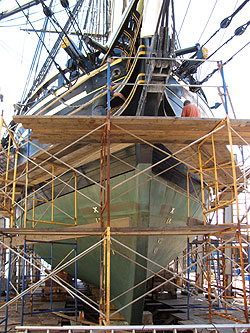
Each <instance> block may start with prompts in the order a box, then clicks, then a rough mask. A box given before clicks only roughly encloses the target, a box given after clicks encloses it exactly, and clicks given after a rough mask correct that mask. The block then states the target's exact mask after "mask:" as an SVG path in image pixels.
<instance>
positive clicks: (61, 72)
mask: <svg viewBox="0 0 250 333" xmlns="http://www.w3.org/2000/svg"><path fill="white" fill-rule="evenodd" d="M16 3H17V5H18V6H19V7H20V8H21V5H20V4H19V2H18V0H16ZM22 12H23V15H24V16H25V17H26V19H27V21H28V22H29V24H30V25H31V27H32V29H33V30H34V31H35V33H36V35H37V37H38V38H39V39H40V41H41V43H42V45H43V47H44V48H45V50H46V51H47V53H48V55H49V57H50V58H51V60H52V61H53V62H54V64H55V66H56V68H57V70H58V71H59V72H60V74H61V75H62V76H63V78H64V80H65V81H66V82H67V83H69V80H68V79H67V78H66V76H65V74H64V72H63V70H62V68H61V67H60V65H59V64H58V63H57V62H56V61H55V58H54V57H53V56H52V55H51V54H50V51H49V50H48V48H47V47H46V45H45V43H44V41H43V40H42V39H41V38H40V36H39V34H38V33H37V31H36V29H35V27H34V26H33V24H32V23H31V21H30V20H29V18H28V16H27V14H26V13H25V12H24V10H22Z"/></svg>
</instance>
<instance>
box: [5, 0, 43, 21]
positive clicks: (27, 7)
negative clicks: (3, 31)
mask: <svg viewBox="0 0 250 333" xmlns="http://www.w3.org/2000/svg"><path fill="white" fill-rule="evenodd" d="M39 4H40V2H39V1H37V0H33V1H30V2H28V3H26V4H25V5H22V6H18V7H16V8H14V9H12V10H6V11H5V12H2V13H0V20H2V19H4V18H6V17H9V16H11V15H14V14H17V13H19V12H22V11H23V10H25V9H29V8H30V7H32V6H35V5H39Z"/></svg>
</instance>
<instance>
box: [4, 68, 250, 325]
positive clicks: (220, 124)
mask: <svg viewBox="0 0 250 333" xmlns="http://www.w3.org/2000/svg"><path fill="white" fill-rule="evenodd" d="M108 78H110V62H108ZM225 97H226V96H225ZM14 119H15V121H16V122H17V123H22V125H23V127H24V128H26V129H28V131H29V132H28V135H27V136H24V135H23V134H20V133H19V132H18V131H15V134H14V132H13V130H12V129H9V128H8V126H7V125H6V123H5V122H4V119H3V116H2V117H1V129H2V127H4V128H6V130H7V131H8V134H9V144H8V149H7V150H6V148H5V147H3V146H1V147H0V148H1V150H2V156H4V157H3V158H4V160H5V161H6V167H5V168H4V170H3V171H2V175H1V179H2V187H1V203H0V204H1V215H2V216H4V217H6V218H8V219H9V227H8V228H3V229H2V230H1V232H2V234H4V235H7V238H9V239H10V241H6V240H3V241H2V242H1V245H2V253H4V251H5V250H8V253H9V261H8V263H9V264H10V263H11V254H13V255H15V256H16V258H21V259H22V260H23V262H24V263H28V264H29V265H30V266H31V267H34V269H37V270H40V267H39V265H40V264H38V262H34V260H32V259H31V258H30V257H29V255H28V254H27V251H26V245H25V244H26V243H32V242H38V241H40V242H41V241H44V242H51V243H53V242H54V243H56V242H58V241H61V242H66V240H68V239H75V240H79V239H80V238H82V237H86V236H93V237H95V239H96V241H93V242H92V243H87V245H86V247H85V248H84V249H81V250H80V251H78V253H77V254H75V255H74V256H73V258H71V259H69V253H71V252H70V251H69V253H68V254H67V255H66V256H65V257H64V258H63V260H62V261H61V262H60V263H59V264H58V265H57V266H56V267H55V268H54V267H51V270H50V271H47V272H45V276H44V277H43V278H41V279H40V280H39V281H37V282H35V283H33V282H32V284H31V285H30V286H29V287H28V288H26V289H25V288H24V283H22V288H23V289H22V291H21V292H20V293H16V296H14V297H12V298H11V299H9V292H8V297H7V295H6V299H5V303H4V304H3V305H1V306H0V309H3V308H6V311H7V314H6V317H5V324H6V325H7V317H8V306H9V305H10V304H13V303H15V302H18V301H19V300H20V299H22V300H24V296H25V295H28V294H29V293H31V294H32V292H33V291H34V290H36V289H37V288H38V287H39V286H41V284H42V283H43V282H44V281H46V280H48V279H51V280H53V281H54V282H55V283H57V284H59V285H60V286H61V287H62V288H64V289H65V290H66V292H67V293H68V294H69V295H71V296H72V297H73V298H75V299H77V300H79V301H81V302H84V303H85V304H87V305H88V306H89V307H90V308H92V309H93V310H94V311H96V313H97V314H98V316H99V324H100V325H106V326H109V325H110V323H111V322H112V319H113V318H115V317H116V316H117V315H118V314H119V313H121V312H123V311H124V310H125V309H127V308H128V307H130V306H131V305H133V304H135V303H136V302H139V301H140V300H142V299H143V298H145V297H146V296H147V295H149V294H152V292H154V291H156V290H159V289H160V288H161V287H164V286H165V285H167V284H171V285H173V286H175V287H176V288H179V289H181V290H183V291H185V292H187V293H188V298H187V302H188V317H189V312H190V310H191V309H192V304H191V301H190V296H191V295H194V294H195V293H196V291H199V292H203V293H205V294H206V295H207V308H208V310H209V322H210V323H212V322H213V316H214V315H218V316H220V317H223V318H227V319H229V320H232V321H236V322H238V323H241V324H242V323H247V324H248V323H249V319H248V309H247V308H248V304H249V286H248V288H247V286H246V278H248V280H249V255H248V254H249V239H248V228H249V225H248V221H247V212H246V210H245V213H244V214H243V216H242V213H241V212H242V208H240V203H239V196H242V195H246V194H247V193H248V192H247V185H248V176H249V170H246V171H244V170H242V169H241V168H239V166H238V165H235V157H234V147H233V145H248V140H249V135H250V134H249V133H250V131H249V127H250V126H249V123H248V122H247V121H241V120H230V119H229V117H228V116H227V117H226V118H225V119H223V120H218V119H183V118H171V117H169V118H158V117H140V118H137V117H117V118H115V117H111V114H110V82H108V115H107V117H86V116H72V117H63V116H62V117H61V116H53V117H49V116H48V117H46V116H16V117H15V118H14ZM30 130H32V132H30ZM36 140H38V142H39V143H37V141H36ZM138 143H140V144H143V145H146V146H149V147H150V148H152V149H154V150H156V151H158V152H160V153H161V154H162V155H163V157H162V158H161V159H159V161H157V162H156V163H155V164H153V163H152V164H151V165H146V166H144V168H137V165H136V164H135V163H134V161H133V159H132V157H131V155H128V154H127V155H128V156H125V157H124V155H123V154H122V153H121V152H122V151H123V150H124V149H127V152H129V151H130V150H131V149H132V150H133V149H134V148H133V147H134V146H135V144H138ZM160 143H164V144H167V147H168V148H169V149H170V151H172V152H173V153H169V152H167V151H165V150H163V149H162V148H160V147H159V145H158V144H160ZM45 144H46V145H47V146H44V145H45ZM227 146H229V149H227ZM131 147H132V148H131ZM25 150H26V153H24V151H25ZM31 150H33V153H31ZM34 151H35V154H34ZM111 159H112V163H113V164H114V165H116V164H115V163H119V164H120V165H122V170H124V172H126V171H133V172H130V174H129V176H127V177H125V178H124V179H121V180H120V182H117V183H115V184H114V183H112V184H111V179H112V177H115V176H116V171H115V170H114V169H115V167H113V166H112V165H111V164H112V163H111ZM170 159H174V160H175V161H176V162H175V163H178V164H180V163H182V164H184V165H185V166H186V167H187V187H186V188H187V193H185V194H183V193H182V194H181V195H182V196H183V197H184V198H185V201H186V202H187V206H186V207H185V208H183V207H182V209H183V210H184V209H185V210H186V214H185V215H186V216H187V217H188V219H187V224H185V225H178V224H177V226H173V225H172V220H173V218H174V212H175V207H170V208H171V209H170V210H169V211H168V213H166V221H165V225H164V227H161V226H147V227H145V226H144V227H131V225H130V221H129V218H128V217H121V218H119V219H113V218H112V214H111V212H112V209H114V207H115V204H116V201H115V199H117V198H118V197H117V193H116V192H115V191H116V189H117V188H120V187H122V186H124V188H125V189H124V190H123V191H122V192H121V193H120V194H119V197H122V196H126V194H127V193H131V192H132V191H140V190H141V191H143V189H144V186H147V185H148V184H149V182H151V181H153V182H157V183H159V184H161V185H162V186H167V187H169V188H170V190H171V191H173V192H174V193H178V192H180V189H177V188H174V187H171V185H169V184H167V183H164V184H163V182H162V180H161V178H160V177H159V176H160V175H161V174H162V173H163V172H166V170H167V169H165V170H163V171H162V170H161V171H159V172H157V173H156V174H153V173H152V172H151V171H152V169H153V168H155V167H156V166H158V165H159V164H163V163H164V162H165V161H168V160H170ZM96 161H97V162H96ZM131 161H132V162H131ZM94 163H99V166H100V175H99V172H98V173H97V172H96V170H95V169H94V168H93V165H94ZM87 164H88V169H87V171H86V170H83V169H82V168H81V166H82V165H87ZM10 165H12V168H10ZM112 167H113V168H112ZM170 169H171V167H170ZM192 175H197V176H198V177H199V179H200V184H201V189H200V191H198V193H196V190H195V189H196V188H195V186H193V184H192V179H193V178H192ZM135 180H136V181H135ZM129 182H130V183H129ZM131 183H132V185H131ZM59 184H60V185H59ZM128 184H129V185H128ZM91 185H94V186H96V188H98V191H99V198H97V197H96V195H95V193H94V194H93V193H91V190H90V191H89V193H88V192H87V191H81V190H79V189H80V188H85V187H88V186H91ZM191 189H192V191H191ZM69 193H71V194H72V198H73V200H72V202H71V204H70V206H67V204H65V208H64V209H62V208H61V206H59V205H58V202H59V201H60V200H61V199H60V198H61V197H63V196H64V195H67V194H69ZM112 193H115V194H114V195H113V197H112ZM91 194H92V195H91ZM114 198H115V199H114ZM81 199H84V200H85V201H87V202H88V204H86V205H83V206H82V207H81V210H80V208H79V202H80V200H81ZM113 202H114V204H113ZM194 205H196V207H197V205H200V207H201V209H202V216H203V223H202V224H200V221H199V219H197V218H195V217H194V213H193V210H194V208H192V206H194ZM232 205H234V207H235V208H234V210H235V212H236V214H233V213H232V214H231V219H230V221H227V218H225V219H224V222H223V223H221V222H220V221H221V218H222V217H221V216H222V214H221V211H223V212H224V214H226V213H225V212H226V211H227V210H228V207H232ZM244 205H245V202H244ZM41 207H42V208H41ZM44 207H45V208H44ZM79 211H80V212H81V213H82V214H84V218H85V219H86V221H87V223H86V225H82V224H81V223H79V221H80V220H81V219H82V218H80V217H79ZM90 211H92V213H90ZM231 211H232V209H231ZM65 221H70V223H68V222H65ZM93 221H94V223H93ZM40 226H41V227H40ZM51 227H52V228H51ZM119 236H120V237H133V236H135V237H143V236H146V237H147V238H148V239H150V238H153V237H155V239H156V241H157V243H158V244H159V245H158V247H157V246H155V247H154V249H153V253H154V254H155V257H157V252H158V251H159V247H160V244H161V243H162V242H164V237H165V236H167V237H170V236H171V237H173V236H178V237H179V236H182V237H185V238H187V249H186V251H185V252H184V254H183V257H182V258H180V257H179V258H178V265H179V266H180V269H179V270H178V271H177V272H176V271H175V270H172V269H170V267H166V266H164V265H162V264H161V263H159V262H157V260H155V259H152V258H150V257H148V256H147V254H145V253H140V251H138V250H137V249H136V248H133V246H129V245H128V244H126V242H123V241H121V240H120V239H118V238H117V237H119ZM96 251H100V259H99V260H97V261H96V266H98V265H99V269H97V268H96V270H97V272H98V271H99V272H100V297H99V301H98V302H96V301H93V299H91V298H89V297H87V296H86V295H83V294H82V293H80V292H79V291H78V290H77V286H76V285H75V286H74V287H72V286H70V285H67V284H66V283H65V282H64V281H62V280H61V279H60V278H59V277H58V275H57V274H58V273H59V272H60V271H63V270H64V269H67V268H69V267H70V266H71V265H76V263H77V262H79V260H81V259H82V258H85V257H86V256H88V255H92V254H93V253H95V254H93V255H95V256H96V253H97V252H96ZM113 254H115V255H116V256H119V258H123V259H122V260H124V262H129V264H131V265H132V264H133V265H134V266H138V267H139V269H140V270H142V271H143V272H144V276H145V278H144V279H143V280H141V281H137V283H136V284H135V285H133V286H132V287H131V288H130V289H128V290H124V291H122V292H121V294H120V295H117V296H115V297H113V298H112V297H111V285H112V281H111V266H112V263H111V256H112V255H113ZM3 257H4V256H3V254H2V258H3ZM6 263H7V261H6V259H2V265H1V269H2V270H3V267H4V266H5V264H6ZM52 266H53V265H52ZM23 267H25V264H23ZM7 271H8V275H9V274H10V271H11V270H10V269H8V270H7ZM162 272H166V273H168V274H170V276H171V277H170V278H169V277H165V276H164V274H162ZM193 273H195V274H193ZM2 275H3V274H2ZM235 275H237V276H235ZM24 276H25V275H24V274H23V277H22V278H23V279H24ZM154 277H158V278H159V279H160V280H161V282H160V283H159V284H158V285H156V286H154V287H153V288H150V289H149V290H146V289H145V288H144V291H143V292H142V291H141V290H142V287H143V286H145V285H146V283H147V282H149V281H150V280H151V279H152V278H154ZM237 279H238V280H237ZM177 280H178V281H179V282H178V283H177ZM236 280H237V281H238V282H237V281H236ZM23 281H24V280H23ZM9 282H10V276H9V277H8V285H9ZM18 283H20V281H19V282H18ZM236 284H237V285H236ZM239 285H242V288H238V286H239ZM129 293H133V295H135V297H133V298H131V299H130V301H129V302H128V303H126V304H123V305H122V306H121V307H120V308H117V309H115V310H114V309H113V307H112V306H111V305H112V304H113V302H116V301H117V299H119V298H122V297H124V296H125V295H126V294H129ZM232 297H234V299H237V302H236V303H235V302H232V301H231V300H232ZM111 308H112V309H111ZM231 310H232V311H239V312H240V313H241V314H243V315H240V316H238V317H237V318H236V317H233V316H232V315H231V312H230V311H231ZM22 324H23V321H22Z"/></svg>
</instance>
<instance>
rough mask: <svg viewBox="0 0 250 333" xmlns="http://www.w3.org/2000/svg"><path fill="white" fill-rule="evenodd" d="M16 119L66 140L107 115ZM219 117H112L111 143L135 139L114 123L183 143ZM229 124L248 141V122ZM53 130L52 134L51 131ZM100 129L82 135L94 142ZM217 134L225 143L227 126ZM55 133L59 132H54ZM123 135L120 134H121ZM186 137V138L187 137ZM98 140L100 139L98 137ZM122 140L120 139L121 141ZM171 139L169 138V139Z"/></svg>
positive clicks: (150, 136) (93, 126) (205, 130)
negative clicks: (174, 138) (89, 134)
mask: <svg viewBox="0 0 250 333" xmlns="http://www.w3.org/2000/svg"><path fill="white" fill-rule="evenodd" d="M14 120H15V121H16V122H20V123H22V124H23V126H24V127H25V128H30V129H32V130H33V135H34V137H36V138H37V137H40V136H41V139H42V140H46V137H47V142H48V143H49V142H50V140H52V139H53V138H54V139H55V138H56V141H57V140H59V136H60V137H61V142H63V140H64V139H68V136H69V135H70V136H72V138H73V139H74V138H76V137H79V136H82V135H84V134H87V133H89V132H90V131H92V130H94V129H96V128H97V127H98V126H101V125H103V124H104V123H105V120H106V118H105V117H101V116H99V117H98V116H96V117H93V116H69V117H65V116H16V117H14ZM221 120H222V119H214V118H213V119H210V118H209V119H202V118H179V117H114V118H112V119H111V130H112V136H113V142H131V143H134V142H135V141H134V140H135V139H133V137H131V135H129V134H126V133H125V132H123V131H122V130H121V129H119V128H117V127H116V126H120V127H122V128H123V129H124V130H127V131H130V132H132V133H133V134H135V135H138V136H143V138H144V139H145V140H149V141H151V142H152V140H158V138H160V139H159V140H161V141H157V142H165V143H167V142H169V141H168V140H173V138H172V136H173V135H175V136H176V142H179V143H182V142H183V140H185V141H186V142H187V141H189V140H190V141H194V139H195V138H200V137H202V136H203V135H206V134H207V133H209V132H210V131H212V130H213V129H214V128H215V126H217V125H218V124H219V123H220V122H221ZM230 124H231V127H232V128H234V129H235V130H236V131H237V132H238V133H239V134H240V135H241V136H242V137H243V138H245V139H246V140H250V121H249V120H235V119H233V120H231V121H230ZM53 133H54V134H53ZM101 133H102V129H101V130H98V131H96V132H95V134H94V135H93V137H92V135H91V136H88V137H87V138H85V141H88V140H90V141H93V140H94V138H96V140H97V137H98V136H99V135H101ZM220 133H221V135H220V136H218V140H219V141H220V142H228V137H227V128H226V126H224V127H223V128H222V129H221V130H220ZM57 134H58V135H57ZM121 135H122V136H121ZM232 136H233V138H234V141H235V142H234V143H235V144H242V143H243V142H242V140H241V139H240V138H239V137H237V135H235V134H234V133H232ZM186 138H187V139H186ZM98 140H99V138H98ZM121 140H122V141H121ZM170 142H171V141H170Z"/></svg>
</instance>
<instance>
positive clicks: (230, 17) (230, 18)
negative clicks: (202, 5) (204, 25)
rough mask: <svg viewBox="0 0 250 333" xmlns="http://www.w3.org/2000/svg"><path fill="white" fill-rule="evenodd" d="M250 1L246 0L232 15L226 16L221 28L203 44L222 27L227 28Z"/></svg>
mask: <svg viewBox="0 0 250 333" xmlns="http://www.w3.org/2000/svg"><path fill="white" fill-rule="evenodd" d="M248 2H249V0H245V1H244V2H243V3H242V4H241V5H240V6H239V7H238V8H237V9H236V10H235V11H234V12H233V13H232V14H231V15H229V16H228V17H226V18H224V20H222V21H221V23H220V27H219V29H217V30H216V31H215V32H214V33H213V34H212V35H211V36H210V37H209V38H208V40H207V41H206V42H205V43H204V44H203V45H202V46H201V47H203V46H205V45H206V44H207V43H208V42H209V41H210V40H211V39H212V38H213V37H214V36H215V35H216V34H217V33H218V32H219V31H220V30H221V29H226V28H227V27H228V26H229V24H230V23H231V21H232V19H233V18H234V16H235V15H236V14H238V13H239V11H240V10H241V9H242V8H243V7H244V6H245V5H246V4H247V3H248Z"/></svg>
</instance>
